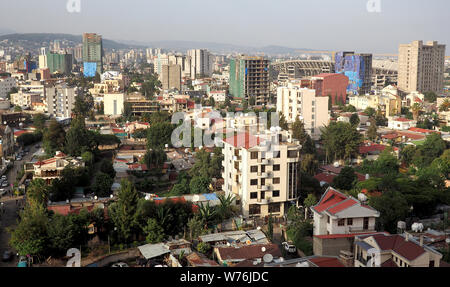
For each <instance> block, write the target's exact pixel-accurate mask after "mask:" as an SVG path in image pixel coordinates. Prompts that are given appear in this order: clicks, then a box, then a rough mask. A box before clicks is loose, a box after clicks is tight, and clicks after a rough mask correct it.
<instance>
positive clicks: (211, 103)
mask: <svg viewBox="0 0 450 287" xmlns="http://www.w3.org/2000/svg"><path fill="white" fill-rule="evenodd" d="M209 105H210V106H211V107H213V108H214V107H215V105H216V101H215V100H214V97H209Z"/></svg>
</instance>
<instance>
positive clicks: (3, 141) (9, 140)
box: [0, 125, 14, 160]
mask: <svg viewBox="0 0 450 287" xmlns="http://www.w3.org/2000/svg"><path fill="white" fill-rule="evenodd" d="M13 154H14V133H13V130H12V129H11V128H10V127H9V126H8V125H0V160H1V159H6V158H8V157H9V156H12V155H13Z"/></svg>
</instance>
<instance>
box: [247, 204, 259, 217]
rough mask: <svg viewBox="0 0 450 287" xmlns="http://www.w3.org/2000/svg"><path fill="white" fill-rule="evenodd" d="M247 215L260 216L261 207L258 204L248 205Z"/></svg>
mask: <svg viewBox="0 0 450 287" xmlns="http://www.w3.org/2000/svg"><path fill="white" fill-rule="evenodd" d="M248 213H249V214H250V215H256V214H260V213H261V205H259V204H250V205H249V211H248Z"/></svg>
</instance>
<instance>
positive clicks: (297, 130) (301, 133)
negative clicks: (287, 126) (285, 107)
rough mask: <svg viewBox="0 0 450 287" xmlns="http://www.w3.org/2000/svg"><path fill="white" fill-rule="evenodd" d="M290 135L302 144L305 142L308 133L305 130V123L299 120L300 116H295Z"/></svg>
mask: <svg viewBox="0 0 450 287" xmlns="http://www.w3.org/2000/svg"><path fill="white" fill-rule="evenodd" d="M292 137H293V138H294V139H297V140H299V141H300V144H301V145H303V144H304V143H305V142H306V139H307V137H308V134H307V133H306V130H305V124H304V123H303V122H302V121H301V120H300V117H299V116H297V117H296V118H295V122H294V123H293V124H292Z"/></svg>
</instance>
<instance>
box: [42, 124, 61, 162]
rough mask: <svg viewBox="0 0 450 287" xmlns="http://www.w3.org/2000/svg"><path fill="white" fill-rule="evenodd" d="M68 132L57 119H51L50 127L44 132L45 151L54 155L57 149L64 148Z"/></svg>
mask: <svg viewBox="0 0 450 287" xmlns="http://www.w3.org/2000/svg"><path fill="white" fill-rule="evenodd" d="M65 139H66V132H65V131H64V128H63V126H62V125H61V124H60V123H58V122H57V121H56V120H55V119H52V120H51V121H50V124H49V127H48V129H47V130H46V131H45V132H44V138H43V146H44V150H45V152H46V153H47V154H48V155H50V156H53V155H54V154H55V152H56V151H58V150H59V151H61V150H62V149H63V148H64V144H65Z"/></svg>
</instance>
